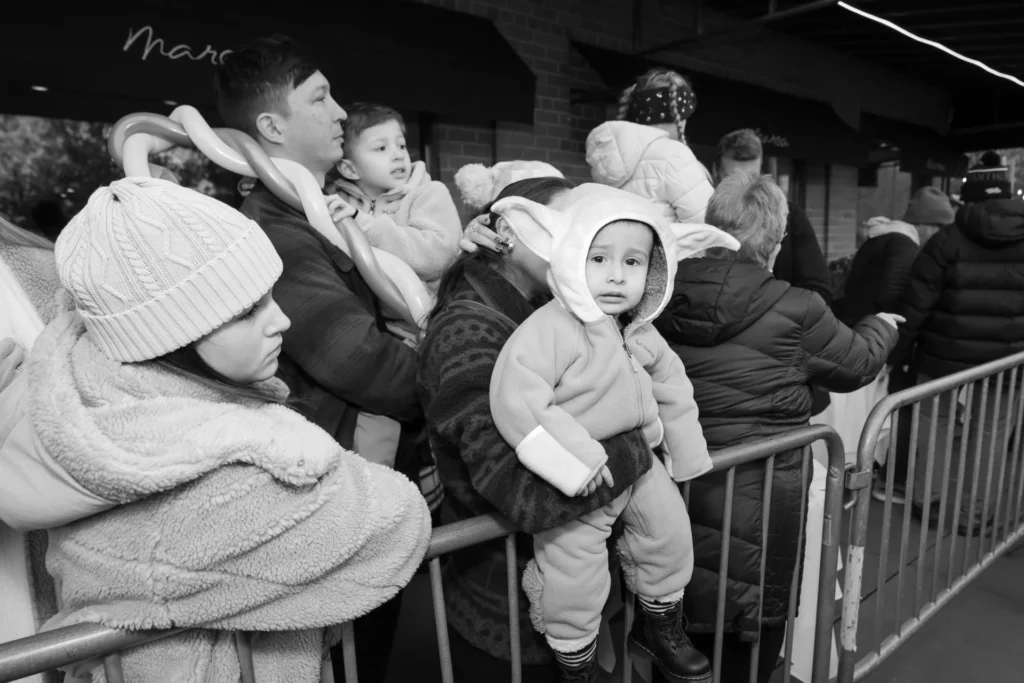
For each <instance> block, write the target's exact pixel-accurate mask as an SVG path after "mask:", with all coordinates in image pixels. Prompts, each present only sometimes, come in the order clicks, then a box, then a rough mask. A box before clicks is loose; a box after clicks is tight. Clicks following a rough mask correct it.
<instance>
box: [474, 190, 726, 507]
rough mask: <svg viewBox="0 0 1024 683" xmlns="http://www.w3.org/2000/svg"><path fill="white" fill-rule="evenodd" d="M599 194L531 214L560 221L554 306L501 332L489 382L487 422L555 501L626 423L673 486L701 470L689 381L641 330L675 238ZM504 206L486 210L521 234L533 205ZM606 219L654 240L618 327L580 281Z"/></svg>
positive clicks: (666, 294) (600, 458) (702, 446)
mask: <svg viewBox="0 0 1024 683" xmlns="http://www.w3.org/2000/svg"><path fill="white" fill-rule="evenodd" d="M601 190H602V191H601V192H599V193H596V194H595V195H594V196H593V198H591V197H589V196H588V197H582V198H581V199H579V200H578V201H577V202H575V203H574V204H573V205H572V206H571V207H569V208H568V209H567V212H566V213H559V212H551V211H546V212H544V214H543V215H542V216H538V218H540V219H541V221H542V223H543V224H545V225H546V227H548V229H552V227H553V225H554V224H555V222H556V221H558V220H559V219H561V220H562V221H563V222H564V223H565V225H564V228H563V229H561V230H556V233H555V235H554V236H553V237H552V241H553V246H552V251H551V254H550V263H551V267H550V270H549V273H548V281H549V283H550V284H551V291H552V294H554V296H555V300H554V301H552V302H550V303H548V304H547V305H545V306H543V307H542V308H540V309H539V310H538V311H537V312H536V313H534V314H533V315H531V316H530V317H529V318H527V320H526V321H525V322H524V323H523V324H522V325H520V326H519V328H518V329H516V331H515V332H514V333H513V334H512V337H511V338H510V339H509V341H508V343H507V344H506V345H505V348H504V349H502V352H501V355H500V356H499V357H498V362H497V363H496V365H495V367H494V374H493V379H492V382H491V414H492V416H493V417H494V424H495V425H496V426H497V427H498V430H499V431H500V432H501V434H502V436H503V437H504V438H505V440H506V441H508V442H509V444H511V445H512V446H514V447H515V449H516V453H517V454H518V456H519V459H520V460H521V461H522V462H523V464H524V465H526V466H527V467H528V468H529V469H530V470H531V471H532V472H535V473H537V474H538V475H539V476H540V477H542V478H543V479H544V480H545V481H547V482H548V483H550V484H552V485H553V486H555V487H556V488H558V489H559V490H560V491H562V493H564V494H565V495H567V496H572V495H576V493H577V492H578V491H579V490H580V489H581V488H582V487H583V486H584V485H586V483H587V482H588V481H589V480H590V479H592V478H593V475H594V473H595V472H597V471H598V470H599V469H600V468H601V467H603V466H604V465H605V464H606V463H607V462H608V455H607V454H606V453H605V450H604V447H603V446H601V444H600V443H599V441H600V440H601V439H606V438H608V437H611V436H613V435H615V434H621V433H623V432H627V431H629V430H631V429H635V428H636V427H643V428H644V431H645V433H646V434H647V435H648V440H649V443H650V444H651V445H652V446H657V445H659V444H662V443H663V444H664V450H665V454H666V462H669V463H671V465H670V470H669V471H670V472H672V474H673V477H674V478H675V479H677V480H679V481H685V480H688V479H692V478H694V477H697V476H699V475H701V474H704V473H705V472H707V471H708V470H710V469H711V466H712V465H711V458H710V457H709V456H708V449H707V444H706V443H705V442H704V435H703V433H702V432H701V428H700V423H699V422H698V419H697V404H696V403H695V402H694V400H693V386H692V385H691V384H690V380H689V379H687V377H686V372H685V371H684V369H683V364H682V362H681V361H680V360H679V357H678V356H677V355H676V354H675V353H673V352H672V349H671V348H669V346H668V344H667V343H666V342H665V340H664V338H662V336H661V335H660V334H659V333H658V331H657V330H655V329H654V326H653V325H652V324H651V321H652V320H654V318H656V317H657V316H658V314H659V313H660V312H661V311H662V309H664V308H665V305H666V304H667V303H668V301H669V299H670V298H671V296H672V280H673V278H674V277H675V271H676V250H675V240H676V237H675V234H674V233H673V231H672V229H671V227H670V226H669V224H668V223H667V222H665V221H660V220H657V215H656V214H654V213H653V212H652V211H651V207H650V204H649V203H648V202H645V201H644V200H642V199H640V198H638V197H635V196H633V195H630V194H627V193H625V192H616V191H614V190H609V189H607V188H601ZM516 201H517V199H516V198H509V199H506V200H502V201H501V202H499V204H498V205H496V206H495V209H494V210H495V211H497V212H499V213H500V214H501V215H502V217H503V218H504V219H505V220H506V221H508V222H509V223H510V224H511V225H512V226H513V230H514V231H515V232H516V233H517V235H520V236H521V237H522V236H523V235H524V231H526V230H528V229H529V228H530V225H531V224H532V223H533V218H534V213H536V212H537V211H540V210H541V209H543V207H540V206H538V205H536V204H533V203H532V202H525V201H524V202H523V206H522V208H516V206H515V202H516ZM503 205H509V208H508V209H505V208H504V206H503ZM652 219H654V220H652ZM618 220H632V221H638V222H642V223H646V224H647V225H649V226H650V227H651V228H652V230H654V231H655V235H656V239H655V247H654V249H653V253H652V254H651V262H650V266H649V269H648V274H647V282H646V288H645V291H644V295H643V297H642V298H641V300H640V303H639V304H638V305H637V307H636V309H635V310H634V311H633V312H632V315H631V318H632V319H631V321H630V322H629V324H628V325H627V326H626V327H625V328H624V329H622V330H620V328H619V322H618V321H617V320H615V319H614V318H612V317H611V316H608V315H606V314H605V313H603V312H602V311H601V309H600V307H599V306H598V304H597V302H596V301H595V300H594V296H593V295H592V294H591V292H590V290H589V287H588V285H587V281H586V265H587V257H588V252H589V250H590V244H591V242H593V241H594V238H595V237H596V235H597V233H598V232H600V231H601V229H602V228H603V227H605V226H606V225H608V224H609V223H611V222H613V221H618ZM524 239H525V238H524ZM528 244H529V243H528Z"/></svg>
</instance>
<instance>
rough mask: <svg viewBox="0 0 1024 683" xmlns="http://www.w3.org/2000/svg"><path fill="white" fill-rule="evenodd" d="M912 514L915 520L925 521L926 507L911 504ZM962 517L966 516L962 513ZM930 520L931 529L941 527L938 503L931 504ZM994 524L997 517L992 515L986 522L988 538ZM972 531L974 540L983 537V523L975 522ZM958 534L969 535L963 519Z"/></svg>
mask: <svg viewBox="0 0 1024 683" xmlns="http://www.w3.org/2000/svg"><path fill="white" fill-rule="evenodd" d="M910 514H911V515H913V517H914V519H917V520H918V521H923V518H924V506H923V505H921V504H920V503H911V507H910ZM960 516H961V518H962V517H963V516H964V515H963V513H961V514H960ZM928 519H929V523H928V526H929V528H932V529H937V528H938V526H939V504H938V503H937V502H936V503H932V504H931V507H930V508H929V511H928ZM994 523H995V515H992V517H990V518H989V520H988V522H986V524H985V535H986V536H990V535H991V534H992V525H993V524H994ZM970 531H971V533H970V536H971V537H972V538H974V537H976V536H980V535H981V522H975V523H974V525H973V527H972V528H971V530H970ZM956 532H957V535H959V536H964V537H966V536H967V535H968V534H967V522H965V521H964V520H963V519H961V520H960V522H959V523H958V524H957V529H956Z"/></svg>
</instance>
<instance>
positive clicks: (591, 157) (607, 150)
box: [587, 121, 668, 187]
mask: <svg viewBox="0 0 1024 683" xmlns="http://www.w3.org/2000/svg"><path fill="white" fill-rule="evenodd" d="M663 139H668V133H667V132H665V131H663V130H661V129H659V128H655V127H654V126H645V125H642V124H639V123H630V122H629V121H608V122H607V123H602V124H601V125H600V126H598V127H597V128H595V129H594V130H592V131H590V135H588V136H587V163H588V164H589V165H590V173H591V176H592V177H593V179H594V182H597V183H601V184H602V185H611V186H612V187H622V186H623V185H625V184H626V182H627V181H628V180H629V179H630V178H632V177H633V174H634V173H636V169H637V166H639V165H640V162H641V161H642V160H643V158H644V156H645V154H646V153H647V150H648V149H649V148H650V147H651V145H653V144H655V143H657V142H658V141H659V140H663Z"/></svg>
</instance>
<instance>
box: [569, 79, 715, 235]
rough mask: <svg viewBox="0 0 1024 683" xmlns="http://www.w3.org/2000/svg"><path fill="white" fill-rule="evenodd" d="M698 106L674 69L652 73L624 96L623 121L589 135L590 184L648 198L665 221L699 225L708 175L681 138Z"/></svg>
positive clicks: (708, 192) (707, 194)
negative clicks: (605, 186)
mask: <svg viewBox="0 0 1024 683" xmlns="http://www.w3.org/2000/svg"><path fill="white" fill-rule="evenodd" d="M696 106H697V98H696V96H695V95H694V93H693V90H692V89H691V88H690V84H689V82H688V81H687V80H686V79H685V78H683V77H682V76H680V75H679V74H677V73H675V72H674V71H669V70H665V69H652V70H650V71H648V72H647V73H646V74H644V75H643V76H641V77H640V78H639V79H637V83H636V84H635V85H633V86H632V87H630V88H628V89H627V90H626V91H625V92H624V93H623V94H622V97H621V99H620V103H619V119H621V120H619V121H609V122H607V123H603V124H601V125H600V126H598V127H597V128H595V129H594V130H593V131H591V132H590V135H588V136H587V163H588V164H589V165H590V170H591V175H592V177H593V179H594V182H596V183H601V184H602V185H610V186H611V187H616V188H619V189H622V190H626V191H627V192H632V193H633V194H637V195H640V196H641V197H644V198H646V199H649V200H650V201H652V202H653V203H654V204H655V205H656V206H658V208H659V209H661V211H662V214H663V215H664V217H665V219H666V220H668V221H669V222H679V223H702V222H703V221H704V210H705V208H706V206H707V202H708V198H709V197H711V192H712V187H711V175H710V174H709V173H708V171H707V169H705V168H704V166H703V165H702V164H701V163H700V162H699V161H698V160H697V157H696V156H694V154H693V151H692V150H691V149H690V148H689V147H688V146H687V145H686V138H685V135H684V131H685V129H686V123H687V120H688V118H689V117H690V115H691V114H692V113H693V111H694V110H695V109H696Z"/></svg>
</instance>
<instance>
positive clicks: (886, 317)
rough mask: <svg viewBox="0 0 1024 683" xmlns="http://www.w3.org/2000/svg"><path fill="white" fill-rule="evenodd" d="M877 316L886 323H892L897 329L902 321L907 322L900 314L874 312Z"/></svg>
mask: <svg viewBox="0 0 1024 683" xmlns="http://www.w3.org/2000/svg"><path fill="white" fill-rule="evenodd" d="M875 315H877V316H878V317H879V318H881V319H882V321H883V322H885V323H886V324H888V325H892V326H893V327H894V328H896V329H899V326H900V325H901V324H902V323H905V322H907V319H906V318H904V317H903V316H902V315H896V314H895V313H876V314H875Z"/></svg>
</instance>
